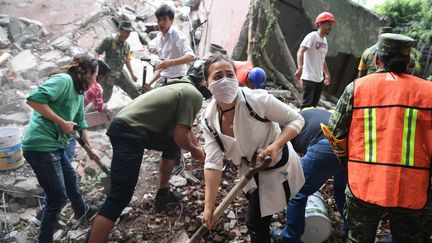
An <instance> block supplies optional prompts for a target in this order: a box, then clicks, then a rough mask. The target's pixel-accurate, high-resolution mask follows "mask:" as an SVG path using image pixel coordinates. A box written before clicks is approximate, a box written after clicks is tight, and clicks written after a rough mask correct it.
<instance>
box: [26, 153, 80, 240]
mask: <svg viewBox="0 0 432 243" xmlns="http://www.w3.org/2000/svg"><path fill="white" fill-rule="evenodd" d="M24 157H25V159H26V160H27V162H28V163H29V164H30V166H31V167H32V168H33V170H34V172H35V174H36V177H37V179H38V182H39V184H40V186H41V187H42V188H43V189H44V191H45V202H44V209H43V210H44V212H43V214H42V219H41V227H40V232H39V236H38V242H50V243H51V242H52V240H53V233H54V225H55V223H56V222H57V220H58V219H57V217H58V214H59V212H60V211H61V209H62V208H63V206H64V205H65V204H66V201H67V199H68V198H69V200H70V201H71V204H72V208H73V210H74V212H84V210H85V203H84V201H83V199H82V197H81V193H80V191H79V186H78V182H77V176H76V173H75V170H74V169H73V167H72V166H71V164H70V161H69V158H68V157H67V155H66V153H65V150H64V149H58V150H55V151H51V152H35V151H24Z"/></svg>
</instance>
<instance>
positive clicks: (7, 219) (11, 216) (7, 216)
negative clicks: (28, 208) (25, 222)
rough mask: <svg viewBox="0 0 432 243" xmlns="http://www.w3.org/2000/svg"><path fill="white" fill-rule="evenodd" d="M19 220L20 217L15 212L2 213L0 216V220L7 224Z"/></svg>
mask: <svg viewBox="0 0 432 243" xmlns="http://www.w3.org/2000/svg"><path fill="white" fill-rule="evenodd" d="M19 221H20V217H19V215H18V214H17V213H4V212H3V213H2V214H1V217H0V222H2V223H6V224H8V225H14V224H16V223H18V222H19Z"/></svg>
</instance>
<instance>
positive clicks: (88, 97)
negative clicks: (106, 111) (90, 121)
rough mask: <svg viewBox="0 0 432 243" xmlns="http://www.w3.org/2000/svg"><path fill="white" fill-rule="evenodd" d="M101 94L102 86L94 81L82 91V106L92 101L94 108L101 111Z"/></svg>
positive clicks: (102, 106)
mask: <svg viewBox="0 0 432 243" xmlns="http://www.w3.org/2000/svg"><path fill="white" fill-rule="evenodd" d="M102 94H103V91H102V87H101V86H100V84H99V83H98V82H94V83H93V84H92V86H90V88H89V89H88V90H86V91H84V107H87V105H88V104H89V103H91V102H93V106H94V109H95V110H96V111H99V112H100V111H102V110H103V108H104V106H105V102H104V100H103V96H102Z"/></svg>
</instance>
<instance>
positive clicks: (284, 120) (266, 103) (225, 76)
mask: <svg viewBox="0 0 432 243" xmlns="http://www.w3.org/2000/svg"><path fill="white" fill-rule="evenodd" d="M204 77H205V78H206V81H207V85H208V88H209V90H210V91H211V93H212V94H213V96H214V98H215V99H214V100H212V101H211V102H210V104H209V106H208V107H207V109H206V111H205V114H204V116H203V119H202V124H203V128H204V129H203V130H204V135H203V136H204V138H205V153H206V159H205V165H204V168H205V170H204V177H205V188H206V189H205V208H204V215H203V221H204V224H205V225H206V226H207V228H211V227H212V226H213V225H212V222H211V221H212V219H211V217H212V213H213V211H214V209H215V201H216V195H217V191H218V187H219V185H220V182H221V177H222V171H223V170H222V168H223V164H224V161H226V160H227V159H229V160H230V162H232V163H234V164H235V165H238V166H239V173H240V174H244V173H245V172H246V171H247V170H248V169H249V168H250V167H251V164H253V163H254V162H255V161H254V160H255V159H257V160H261V161H262V160H263V158H264V157H265V156H267V155H270V156H271V158H272V163H271V164H270V165H269V167H267V168H266V169H265V170H264V171H261V172H259V173H258V174H257V175H256V176H255V177H254V179H253V180H251V181H250V182H249V183H248V184H247V185H246V186H245V188H243V191H244V193H245V195H246V198H247V199H248V201H249V206H248V210H247V214H246V225H247V228H248V230H249V234H250V236H251V241H252V242H260V243H265V242H270V230H269V226H270V220H271V215H272V214H274V213H277V212H281V211H282V210H283V209H284V208H285V207H286V204H287V202H288V201H289V199H290V198H291V197H292V196H294V195H296V193H297V192H298V191H299V189H300V188H301V187H302V185H303V183H304V176H303V172H302V169H301V166H300V161H299V158H298V156H297V154H296V152H295V151H294V150H293V148H292V145H291V143H290V142H289V140H291V139H292V138H294V137H295V136H296V135H297V134H299V132H300V130H301V129H302V127H303V125H304V119H303V117H302V116H301V115H300V114H298V113H297V112H295V111H293V110H292V109H290V108H289V106H288V105H286V104H284V103H282V102H281V101H279V100H278V99H276V98H275V97H273V96H272V95H269V94H268V93H267V92H266V91H264V90H251V89H248V88H246V87H245V88H239V87H238V82H237V79H236V75H235V67H234V64H233V62H232V61H231V59H229V58H228V57H226V56H222V55H215V56H211V57H210V58H209V59H207V61H206V62H205V64H204ZM278 123H279V124H282V125H284V128H283V130H282V131H281V129H280V127H279V124H278ZM258 150H260V152H259V151H258Z"/></svg>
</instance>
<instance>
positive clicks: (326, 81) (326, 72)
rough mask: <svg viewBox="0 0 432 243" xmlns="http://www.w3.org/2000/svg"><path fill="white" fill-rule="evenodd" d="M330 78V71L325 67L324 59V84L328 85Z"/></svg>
mask: <svg viewBox="0 0 432 243" xmlns="http://www.w3.org/2000/svg"><path fill="white" fill-rule="evenodd" d="M330 82H331V79H330V72H329V70H328V67H327V62H326V61H324V84H325V85H330Z"/></svg>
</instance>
